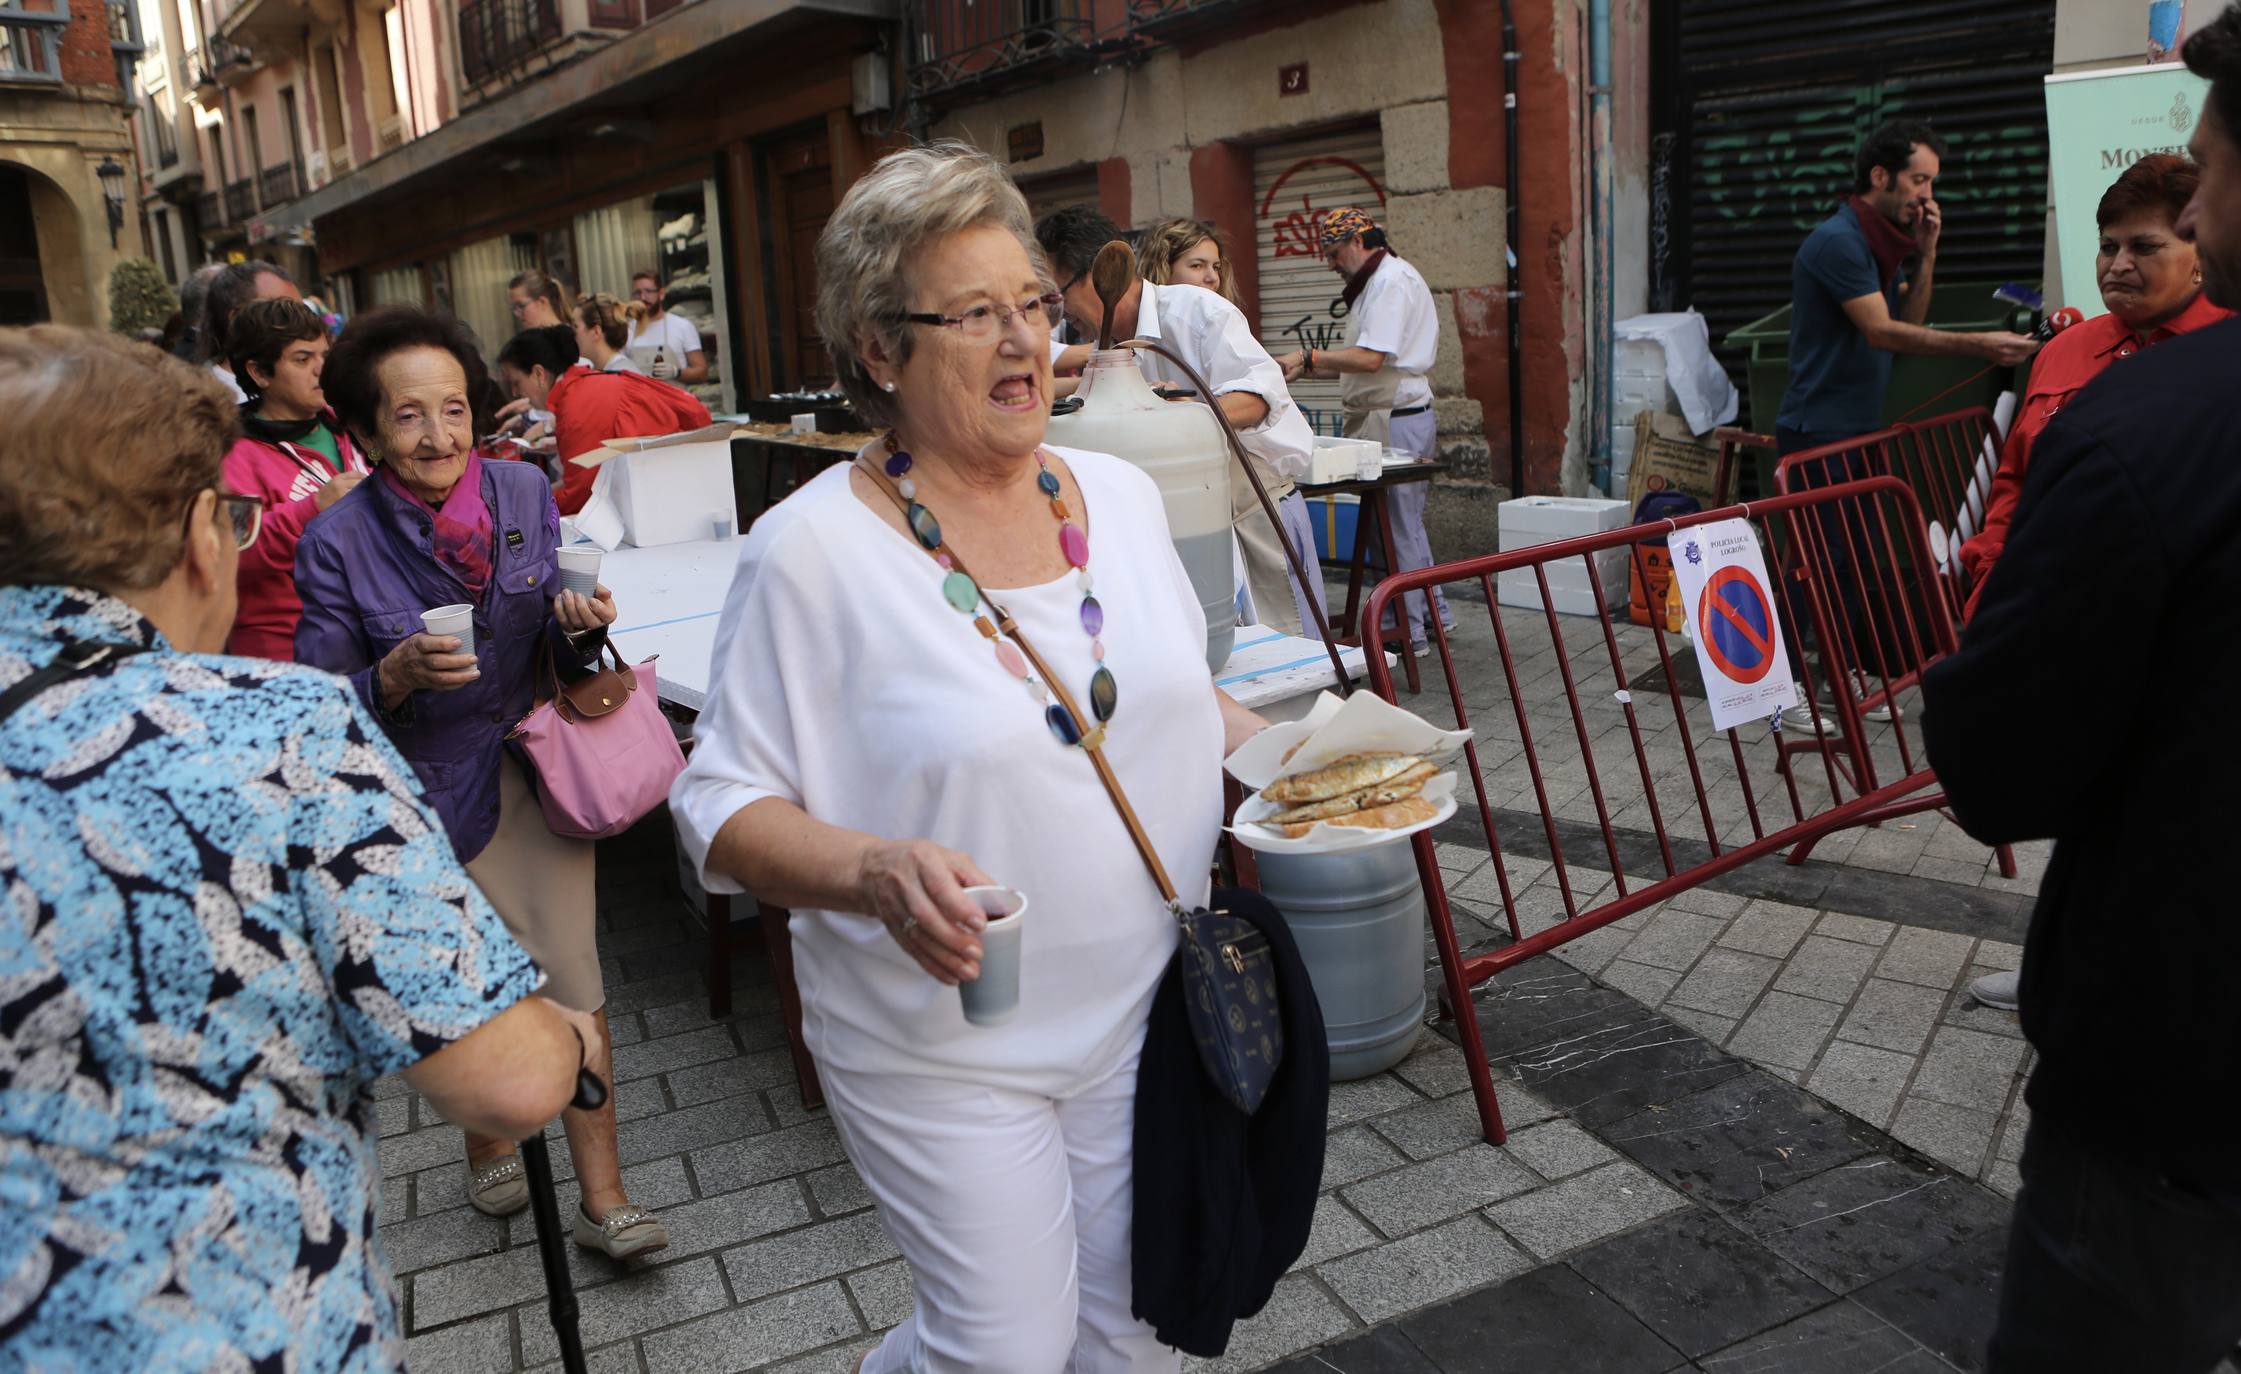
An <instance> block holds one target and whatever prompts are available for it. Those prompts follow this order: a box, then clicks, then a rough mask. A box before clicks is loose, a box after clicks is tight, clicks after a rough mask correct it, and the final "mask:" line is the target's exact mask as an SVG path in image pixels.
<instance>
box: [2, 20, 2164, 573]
mask: <svg viewBox="0 0 2241 1374" xmlns="http://www.w3.org/2000/svg"><path fill="white" fill-rule="evenodd" d="M27 2H28V0H27ZM38 2H39V3H55V4H59V3H62V0H38ZM134 2H135V3H138V4H139V6H140V8H139V10H138V16H139V18H138V22H137V24H136V25H135V28H136V29H137V30H138V32H139V33H140V34H143V35H144V39H143V40H141V41H144V43H145V52H144V54H143V55H142V57H141V59H140V61H139V63H138V73H139V89H138V90H137V91H134V92H132V99H134V100H135V101H136V102H137V108H138V111H139V115H140V118H139V120H138V124H139V130H140V150H141V156H140V167H141V169H142V172H143V176H142V178H141V180H140V183H139V189H140V192H141V195H140V200H141V208H142V210H143V211H144V217H145V222H146V233H147V238H148V241H149V243H150V245H151V247H150V249H149V252H150V256H153V257H155V258H156V259H157V260H158V262H159V263H160V264H161V265H162V266H163V267H164V268H165V270H166V272H167V273H169V274H172V275H174V277H175V278H176V277H183V276H184V275H185V273H187V272H189V271H191V270H192V268H193V267H194V265H195V264H196V263H198V262H201V261H207V260H214V259H222V258H228V257H239V256H247V255H257V256H263V257H268V258H272V259H274V260H276V261H279V262H281V263H282V264H283V265H286V266H288V267H290V268H291V269H292V270H293V271H295V272H296V274H297V275H298V277H299V279H300V280H302V281H303V282H304V284H305V286H306V288H307V289H318V290H320V291H322V292H324V293H325V294H326V296H327V298H328V299H329V300H330V302H331V303H332V304H334V305H335V306H336V307H337V308H339V309H342V310H344V311H345V312H347V311H349V310H352V309H356V308H362V307H364V306H366V305H369V304H375V303H381V302H388V301H413V302H419V303H423V304H427V305H432V306H437V307H441V308H445V309H449V310H452V311H454V312H455V313H457V314H458V315H459V316H460V317H461V318H462V319H464V320H466V321H467V322H468V323H469V324H471V325H472V326H473V327H474V328H475V329H476V331H477V332H478V334H480V335H481V336H482V337H483V339H484V341H485V343H486V344H487V345H490V346H492V347H495V345H496V344H497V343H498V342H499V341H500V340H502V339H503V338H504V337H505V336H506V335H508V334H510V333H511V332H512V329H513V321H512V319H511V317H510V315H509V313H508V311H507V304H506V298H505V283H506V281H507V280H508V279H509V278H510V277H512V276H513V275H514V273H516V272H518V271H520V270H522V269H524V268H529V267H536V268H540V269H543V270H545V271H547V272H549V273H551V274H553V275H555V276H557V277H559V278H561V279H562V280H563V281H565V282H566V283H567V284H568V285H569V286H570V287H571V288H572V289H575V290H578V291H583V290H596V291H606V292H611V293H613V294H615V295H618V296H621V295H625V294H626V293H627V292H628V289H629V285H630V277H631V275H632V274H633V273H634V272H637V271H640V270H652V271H655V272H657V273H658V274H660V276H661V277H662V279H663V281H664V283H665V285H666V286H667V287H668V288H669V292H670V298H671V302H672V309H674V310H675V311H676V312H677V313H679V314H680V315H683V316H684V317H686V318H687V319H689V320H691V321H692V322H693V323H695V324H696V325H697V326H698V327H699V329H700V331H701V335H702V338H703V340H704V343H705V345H706V352H707V353H708V355H709V357H710V360H711V363H712V375H711V380H710V382H709V384H708V385H707V386H706V387H704V388H703V395H704V397H705V398H706V399H708V400H709V401H710V402H711V403H712V404H715V405H718V406H719V407H720V408H723V409H734V408H737V407H738V406H739V405H740V404H741V403H743V402H744V401H745V400H746V399H747V398H749V397H755V396H761V395H765V394H768V393H770V392H773V391H783V390H792V389H797V388H807V387H816V386H820V385H822V384H824V383H826V382H827V381H829V380H830V376H829V372H830V369H829V367H828V365H827V363H826V362H825V358H824V350H823V345H822V342H821V341H820V340H819V339H818V338H817V336H816V330H815V324H814V320H813V318H812V310H811V305H812V302H813V301H814V298H815V293H816V268H815V262H814V259H813V253H812V249H813V246H814V243H815V240H816V236H817V233H818V231H819V230H820V229H821V228H822V226H823V224H824V221H825V218H826V217H827V216H828V215H829V214H830V213H831V210H832V207H833V206H834V204H836V203H837V201H838V199H839V197H840V196H841V195H842V194H843V193H844V192H845V191H846V189H847V187H848V185H849V183H850V182H851V181H852V180H853V179H854V177H855V176H856V175H857V174H858V173H859V172H860V171H861V170H862V169H863V168H864V167H865V166H867V165H868V164H869V162H870V160H871V159H873V158H875V157H876V156H877V155H878V154H879V152H880V151H881V150H882V149H884V148H886V147H889V146H893V145H895V144H898V143H901V142H904V141H907V140H909V139H913V138H939V137H949V138H961V139H965V140H968V141H970V142H973V143H975V144H977V145H978V146H981V147H983V148H986V149H988V150H989V151H990V152H991V153H993V154H994V155H996V156H997V157H998V158H1000V159H1001V160H1003V161H1004V162H1005V164H1006V165H1007V166H1008V167H1009V168H1010V170H1011V171H1012V173H1013V174H1014V176H1015V177H1017V179H1018V180H1019V182H1020V184H1021V186H1022V188H1023V189H1024V190H1025V191H1026V193H1027V195H1028V197H1029V200H1030V202H1031V203H1032V204H1033V205H1034V206H1035V207H1036V208H1037V209H1038V211H1042V210H1048V209H1051V208H1055V207H1057V206H1060V205H1064V204H1067V203H1072V202H1094V203H1096V204H1098V205H1099V206H1101V207H1102V208H1103V209H1104V210H1106V211H1107V213H1109V214H1110V215H1111V216H1112V217H1113V218H1114V219H1115V220H1116V221H1118V222H1120V223H1121V224H1122V225H1123V226H1126V227H1143V226H1146V225H1148V224H1150V223H1151V222H1152V221H1154V220H1157V219H1160V218H1164V217H1167V216H1171V215H1191V216H1195V217H1197V218H1201V219H1206V220H1209V221H1211V222H1212V223H1214V224H1215V225H1216V226H1217V227H1218V228H1219V229H1220V230H1221V231H1222V232H1223V233H1224V235H1225V236H1226V237H1227V238H1228V240H1229V250H1230V255H1231V259H1232V262H1233V264H1234V265H1235V267H1236V269H1237V273H1236V274H1237V277H1238V279H1239V283H1240V286H1241V289H1242V291H1243V294H1244V297H1245V301H1246V307H1247V309H1248V311H1249V313H1250V315H1251V317H1252V318H1253V319H1254V321H1255V322H1256V324H1257V325H1258V326H1259V328H1260V330H1261V333H1262V337H1263V339H1264V341H1265V342H1266V343H1267V344H1268V346H1269V347H1270V349H1271V350H1272V351H1285V350H1288V349H1291V348H1294V347H1298V346H1300V345H1301V344H1313V345H1315V346H1326V345H1328V344H1330V343H1332V342H1335V341H1336V340H1337V339H1338V338H1339V337H1341V335H1342V331H1343V329H1344V323H1343V320H1342V319H1341V318H1340V311H1339V309H1337V308H1335V305H1336V302H1337V299H1338V296H1339V286H1340V283H1339V282H1338V281H1337V279H1336V278H1335V277H1334V276H1332V275H1331V274H1330V273H1329V272H1328V270H1327V269H1325V268H1324V267H1323V266H1322V265H1321V263H1320V261H1319V258H1318V256H1317V255H1316V252H1315V244H1314V241H1313V224H1314V220H1315V217H1316V216H1317V215H1318V214H1319V213H1320V212H1321V211H1324V210H1327V209H1330V208H1334V207H1336V206H1338V205H1343V204H1354V205H1359V206H1361V207H1362V208H1364V209H1367V210H1369V211H1371V213H1372V214H1374V215H1376V216H1377V217H1378V218H1379V219H1381V220H1382V221H1383V222H1384V223H1385V224H1386V225H1387V228H1388V229H1389V231H1390V233H1391V236H1392V239H1393V242H1394V245H1395V247H1396V248H1397V250H1398V251H1399V252H1400V253H1401V254H1402V255H1403V256H1404V257H1406V258H1408V259H1409V260H1410V261H1411V262H1412V263H1414V264H1415V266H1416V267H1417V268H1418V270H1419V271H1421V272H1422V273H1423V274H1424V276H1425V278H1426V280H1427V281H1428V282H1429V283H1430V284H1431V286H1432V288H1433V291H1434V293H1435V296H1436V301H1437V306H1438V311H1439V316H1440V321H1441V347H1440V351H1439V361H1438V365H1437V368H1436V370H1435V372H1434V374H1433V379H1432V380H1433V383H1434V389H1435V393H1436V398H1437V401H1436V404H1437V413H1438V417H1439V429H1440V446H1441V451H1442V454H1443V456H1444V457H1445V458H1446V459H1447V460H1448V463H1449V465H1450V470H1449V473H1448V474H1447V476H1445V477H1443V478H1442V480H1441V481H1440V483H1439V484H1438V485H1437V488H1436V493H1435V500H1434V505H1433V510H1432V512H1431V516H1430V521H1429V523H1430V525H1431V528H1432V533H1433V535H1434V542H1435V547H1436V548H1437V549H1438V550H1439V551H1440V552H1441V553H1442V554H1443V555H1446V554H1461V553H1469V552H1476V551H1481V550H1485V549H1490V548H1492V547H1494V543H1495V518H1494V514H1493V504H1494V503H1495V502H1496V501H1498V500H1499V499H1500V498H1501V497H1503V496H1505V495H1507V494H1508V493H1509V491H1510V490H1511V489H1512V488H1513V487H1522V488H1523V489H1524V490H1527V491H1532V492H1568V493H1574V494H1577V493H1581V492H1585V491H1588V490H1590V489H1591V488H1593V487H1594V486H1596V485H1600V484H1602V483H1603V482H1605V481H1607V480H1608V477H1607V474H1608V471H1609V469H1608V468H1607V467H1606V466H1605V465H1606V464H1607V463H1608V462H1609V460H1610V459H1611V457H1612V454H1613V449H1614V447H1615V446H1617V445H1620V444H1624V443H1625V442H1626V435H1627V434H1628V433H1629V432H1630V429H1631V424H1630V420H1631V417H1630V416H1624V415H1615V414H1613V413H1612V411H1613V409H1614V406H1613V403H1612V401H1611V399H1610V396H1611V391H1612V388H1611V387H1610V385H1609V373H1610V371H1611V362H1610V354H1609V350H1608V345H1607V342H1606V341H1607V340H1608V338H1609V337H1610V333H1611V329H1610V325H1611V322H1612V321H1613V320H1617V319H1623V318H1625V317H1627V316H1630V315H1634V314H1639V313H1642V312H1644V311H1648V310H1687V309H1696V310H1699V311H1701V312H1702V313H1703V314H1704V315H1705V316H1706V318H1707V320H1708V321H1709V322H1710V324H1711V328H1712V334H1713V338H1714V342H1715V346H1716V347H1717V348H1718V349H1719V350H1720V352H1721V356H1722V358H1723V360H1724V361H1727V362H1728V363H1729V364H1730V366H1731V369H1733V370H1734V371H1736V372H1737V373H1738V375H1740V371H1741V367H1740V362H1739V355H1738V354H1737V352H1736V350H1735V349H1734V348H1732V347H1730V346H1728V345H1727V344H1726V342H1725V340H1726V336H1727V335H1728V334H1729V333H1730V332H1732V331H1733V330H1735V329H1736V328H1737V327H1738V326H1740V325H1743V324H1747V323H1749V322H1751V321H1753V320H1755V319H1759V318H1762V317H1764V316H1766V315H1767V314H1769V313H1770V312H1772V311H1773V310H1775V309H1778V308H1779V307H1780V305H1781V304H1783V303H1784V302H1785V301H1786V299H1787V290H1788V280H1789V273H1788V262H1789V257H1790V255H1791V253H1793V252H1794V251H1795V247H1796V243H1797V242H1798V241H1799V240H1801V239H1802V238H1803V236H1804V234H1805V233H1806V232H1807V231H1809V230H1810V228H1811V226H1812V224H1813V223H1815V222H1817V221H1818V220H1819V219H1820V218H1821V217H1822V216H1824V215H1825V214H1826V213H1827V210H1828V207H1829V206H1830V205H1831V204H1833V203H1834V201H1835V199H1836V198H1837V197H1838V196H1839V195H1840V194H1841V193H1842V192H1843V191H1844V190H1846V189H1848V183H1849V175H1850V167H1849V161H1850V156H1851V150H1852V148H1853V146H1854V145H1855V144H1856V142H1857V140H1858V137H1859V135H1860V134H1861V133H1863V132H1864V131H1865V130H1866V128H1868V127H1870V126H1871V125H1872V124H1873V123H1874V122H1876V121H1877V120H1879V119H1881V118H1884V117H1887V116H1889V115H1894V114H1910V115H1920V116H1926V117H1928V118H1930V119H1931V120H1932V121H1933V122H1935V123H1936V124H1937V125H1938V126H1939V127H1940V128H1941V130H1943V131H1944V132H1945V133H1946V134H1947V136H1948V137H1949V138H1950V139H1952V140H1953V142H1954V144H1955V155H1954V156H1953V157H1952V158H1951V159H1949V162H1948V166H1947V174H1946V177H1945V179H1944V183H1943V185H1942V186H1941V196H1942V197H1943V198H1944V199H1945V201H1946V204H1947V222H1948V235H1947V252H1946V255H1945V260H1944V262H1943V263H1942V264H1941V273H1940V276H1941V281H1960V280H1964V279H1972V278H1985V279H1990V280H2032V279H2036V278H2037V277H2038V276H2039V275H2040V271H2039V268H2040V264H2041V262H2042V259H2043V257H2044V254H2045V251H2046V244H2045V230H2044V223H2045V167H2044V164H2045V141H2044V140H2045V135H2044V113H2043V103H2042V102H2041V99H2040V96H2039V93H2038V83H2039V81H2040V79H2041V78H2042V77H2043V76H2044V75H2045V73H2046V72H2047V71H2048V70H2049V69H2050V68H2051V67H2054V66H2057V65H2060V63H2061V62H2062V61H2070V62H2073V63H2074V62H2079V61H2087V60H2091V59H2092V58H2093V56H2094V54H2096V53H2100V52H2101V51H2102V50H2104V49H2106V50H2107V51H2109V52H2116V51H2118V50H2119V49H2122V48H2124V47H2125V43H2126V42H2128V41H2129V40H2123V41H2120V38H2119V31H2121V32H2122V33H2124V34H2129V33H2130V32H2131V31H2132V30H2133V29H2141V30H2143V31H2144V27H2145V19H2144V15H2145V9H2146V5H2145V0H2138V3H2134V0H2124V3H2122V4H2112V5H2097V4H2094V3H2091V0H1987V3H1985V4H1983V5H1978V6H1974V7H1955V6H1952V5H1950V4H1947V3H1944V0H1891V2H1890V4H1888V5H1884V6H1879V7H1877V10H1876V13H1875V15H1873V16H1870V17H1862V15H1861V14H1860V13H1858V12H1856V10H1854V9H1848V8H1845V7H1817V6H1805V7H1799V6H1796V5H1795V4H1794V3H1790V0H134ZM2192 8H2195V7H2190V9H2192ZM2202 8H2205V9H2207V8H2208V7H2207V6H2205V7H2202ZM2116 9H2122V10H2124V11H2125V12H2126V15H2127V16H2130V17H2121V22H2119V21H2118V20H2115V19H2112V18H2110V11H2112V10H2116ZM2135 10H2136V11H2139V14H2137V15H2133V14H2132V12H2133V11H2135ZM2058 16H2059V18H2060V24H2061V27H2062V32H2063V33H2064V34H2065V35H2066V36H2065V38H2064V39H2063V42H2064V44H2065V45H2066V49H2068V50H2072V51H2074V55H2073V56H2071V57H2068V58H2063V57H2059V56H2058V55H2057V54H2056V53H2055V51H2054V49H2055V34H2056V29H2057V19H2058ZM2189 18H2190V20H2196V21H2197V22H2199V21H2198V17H2197V16H2194V15H2192V14H2190V16H2189ZM2135 20H2137V21H2138V22H2134V21H2135ZM1505 21H1506V22H1507V23H1508V25H1509V29H1508V31H1509V32H1510V33H1513V34H1514V48H1510V49H1508V50H1510V51H1514V53H1515V55H1516V57H1515V62H1514V64H1512V63H1506V62H1505V61H1504V54H1505V50H1506V44H1505V37H1504V35H1505ZM2112 44H2114V46H2112ZM2088 49H2091V51H2090V52H2089V51H2088ZM1513 72H1514V84H1515V89H1514V90H1511V89H1508V86H1509V84H1510V82H1511V81H1512V80H1513V76H1512V73H1513ZM1598 73H1600V74H1601V75H1600V76H1599V75H1598ZM1506 106H1514V118H1515V120H1516V128H1517V138H1516V143H1517V147H1516V148H1515V150H1514V162H1515V166H1514V173H1513V169H1512V165H1511V162H1512V150H1511V149H1509V148H1508V147H1506V146H1505V138H1506V130H1507V116H1509V115H1510V114H1511V113H1512V111H1511V110H1509V109H1506ZM1513 200H1514V206H1513ZM1513 209H1514V213H1515V220H1516V231H1515V236H1514V241H1512V236H1511V233H1510V230H1509V223H1510V220H1511V217H1512V212H1513ZM104 241H105V240H104ZM1513 303H1514V305H1515V307H1516V311H1517V326H1516V332H1515V339H1514V345H1513V339H1512V333H1511V326H1510V320H1509V314H1510V308H1511V306H1512V305H1513ZM1513 351H1514V355H1515V363H1516V368H1515V372H1516V376H1515V380H1514V384H1513V380H1512V376H1511V371H1512V368H1511V364H1512V355H1513ZM1599 377H1600V378H1601V381H1600V383H1599ZM1301 399H1302V401H1303V404H1304V405H1305V407H1306V408H1307V409H1308V410H1310V411H1311V412H1312V413H1314V414H1315V416H1316V418H1317V420H1318V423H1319V424H1320V426H1321V427H1322V428H1325V429H1330V428H1334V427H1335V426H1336V424H1337V423H1338V415H1337V404H1336V395H1335V391H1334V390H1333V389H1332V388H1330V387H1329V386H1327V385H1322V386H1317V385H1313V384H1311V385H1308V386H1306V387H1303V388H1302V392H1301ZM1513 422H1514V430H1513ZM1513 432H1514V434H1515V435H1516V444H1515V447H1514V451H1513V444H1512V435H1513ZM1614 436H1616V437H1615V438H1614Z"/></svg>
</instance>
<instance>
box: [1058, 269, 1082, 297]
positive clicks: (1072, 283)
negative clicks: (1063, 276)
mask: <svg viewBox="0 0 2241 1374" xmlns="http://www.w3.org/2000/svg"><path fill="white" fill-rule="evenodd" d="M1088 275H1089V272H1088V270H1087V269H1084V270H1082V271H1080V272H1076V273H1075V274H1074V275H1073V276H1072V277H1069V278H1068V279H1067V281H1066V284H1065V285H1064V286H1061V287H1059V288H1058V294H1059V295H1061V296H1063V295H1065V294H1066V293H1067V292H1069V291H1071V290H1073V289H1074V288H1075V287H1077V286H1080V285H1081V284H1082V278H1084V277H1086V276H1088Z"/></svg>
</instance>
